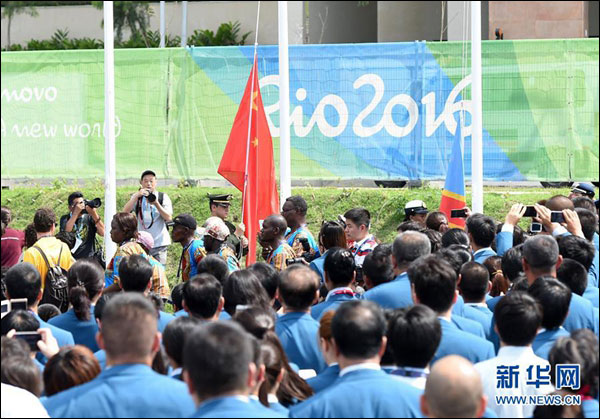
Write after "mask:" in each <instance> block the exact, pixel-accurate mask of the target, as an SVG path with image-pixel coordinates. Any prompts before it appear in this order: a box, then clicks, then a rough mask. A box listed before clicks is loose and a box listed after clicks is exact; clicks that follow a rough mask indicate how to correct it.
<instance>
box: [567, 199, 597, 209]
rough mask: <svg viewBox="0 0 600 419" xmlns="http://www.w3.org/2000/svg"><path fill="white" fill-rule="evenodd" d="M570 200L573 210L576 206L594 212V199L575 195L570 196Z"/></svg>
mask: <svg viewBox="0 0 600 419" xmlns="http://www.w3.org/2000/svg"><path fill="white" fill-rule="evenodd" d="M571 201H573V206H574V207H575V211H577V208H585V209H587V210H590V211H592V212H596V204H594V200H593V199H591V198H589V197H587V196H575V197H573V198H571Z"/></svg>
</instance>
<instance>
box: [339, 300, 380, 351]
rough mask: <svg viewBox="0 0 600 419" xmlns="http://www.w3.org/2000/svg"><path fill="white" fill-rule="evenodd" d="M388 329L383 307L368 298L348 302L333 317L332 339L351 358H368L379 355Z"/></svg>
mask: <svg viewBox="0 0 600 419" xmlns="http://www.w3.org/2000/svg"><path fill="white" fill-rule="evenodd" d="M386 329H387V322H386V320H385V316H384V315H383V310H382V309H381V307H379V305H378V304H377V303H374V302H372V301H366V300H353V301H347V302H345V303H344V304H342V305H341V306H339V308H338V309H337V310H336V312H335V315H334V316H333V319H332V320H331V332H332V335H333V339H334V340H335V343H336V345H337V347H338V349H339V351H340V352H341V354H342V355H343V356H345V357H346V358H350V359H368V358H372V357H373V356H375V355H377V353H378V352H379V350H380V349H381V342H382V339H383V337H384V336H385V332H386Z"/></svg>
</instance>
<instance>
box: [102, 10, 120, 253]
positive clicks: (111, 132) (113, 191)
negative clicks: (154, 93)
mask: <svg viewBox="0 0 600 419" xmlns="http://www.w3.org/2000/svg"><path fill="white" fill-rule="evenodd" d="M113 28H114V24H113V3H112V1H105V2H104V225H105V226H106V228H105V230H104V255H105V257H106V260H110V259H111V258H112V257H113V255H114V254H115V252H116V251H117V245H116V243H115V242H113V241H112V240H111V238H110V228H109V226H110V224H111V223H112V218H113V216H114V215H115V214H116V213H117V185H116V169H115V55H114V29H113Z"/></svg>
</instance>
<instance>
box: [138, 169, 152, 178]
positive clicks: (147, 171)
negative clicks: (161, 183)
mask: <svg viewBox="0 0 600 419" xmlns="http://www.w3.org/2000/svg"><path fill="white" fill-rule="evenodd" d="M146 175H152V176H154V177H156V173H154V171H152V170H145V171H144V173H142V176H140V180H142V179H144V176H146Z"/></svg>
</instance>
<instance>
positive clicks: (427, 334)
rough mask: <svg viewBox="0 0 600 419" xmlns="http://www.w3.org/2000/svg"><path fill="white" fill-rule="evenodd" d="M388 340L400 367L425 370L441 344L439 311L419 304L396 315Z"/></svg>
mask: <svg viewBox="0 0 600 419" xmlns="http://www.w3.org/2000/svg"><path fill="white" fill-rule="evenodd" d="M388 338H389V341H388V345H391V347H392V353H393V354H394V360H395V362H396V365H397V366H399V367H413V368H425V367H426V366H427V365H428V364H429V363H430V362H431V359H432V358H433V356H434V355H435V352H436V351H437V348H438V346H439V344H440V340H441V339H442V327H441V325H440V321H439V319H438V315H437V313H436V312H435V311H433V310H432V309H430V308H429V307H427V306H424V305H422V304H417V305H415V306H413V307H409V308H404V309H400V310H396V311H395V313H394V316H393V317H392V320H391V322H390V330H389V331H388Z"/></svg>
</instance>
